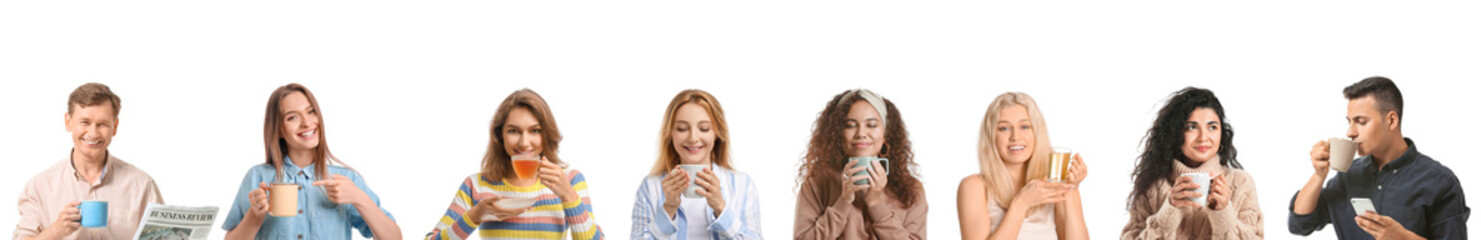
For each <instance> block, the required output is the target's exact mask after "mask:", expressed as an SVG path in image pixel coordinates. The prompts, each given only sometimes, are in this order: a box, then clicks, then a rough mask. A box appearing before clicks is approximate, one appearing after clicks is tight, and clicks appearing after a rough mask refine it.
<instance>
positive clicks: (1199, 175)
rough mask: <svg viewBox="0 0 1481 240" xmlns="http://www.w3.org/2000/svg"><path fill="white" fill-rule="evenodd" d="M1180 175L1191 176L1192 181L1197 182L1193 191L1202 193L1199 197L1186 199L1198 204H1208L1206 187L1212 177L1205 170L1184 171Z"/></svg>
mask: <svg viewBox="0 0 1481 240" xmlns="http://www.w3.org/2000/svg"><path fill="white" fill-rule="evenodd" d="M1181 176H1187V177H1193V183H1194V184H1198V189H1197V190H1194V191H1196V192H1198V194H1202V195H1201V196H1199V197H1196V198H1192V199H1188V200H1190V201H1193V202H1194V203H1198V206H1208V187H1209V183H1210V182H1212V181H1213V180H1214V178H1213V177H1212V176H1210V175H1209V174H1208V173H1206V172H1196V173H1184V174H1183V175H1181Z"/></svg>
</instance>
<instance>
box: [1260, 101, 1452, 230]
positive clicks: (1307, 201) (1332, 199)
mask: <svg viewBox="0 0 1481 240" xmlns="http://www.w3.org/2000/svg"><path fill="white" fill-rule="evenodd" d="M1342 93H1343V95H1345V96H1346V97H1347V122H1348V124H1347V125H1348V127H1347V137H1348V138H1351V139H1352V141H1353V142H1355V143H1357V151H1358V155H1361V156H1363V157H1361V158H1358V159H1356V160H1353V162H1352V166H1350V167H1349V168H1348V171H1347V172H1338V173H1337V176H1336V177H1333V178H1332V180H1330V181H1327V186H1326V187H1325V188H1323V187H1322V185H1321V184H1322V181H1323V180H1326V179H1327V173H1328V172H1329V171H1327V170H1328V169H1329V168H1330V167H1331V163H1329V162H1328V160H1329V159H1330V158H1331V156H1329V155H1328V149H1329V143H1328V142H1326V141H1321V142H1317V143H1316V145H1315V146H1312V149H1311V158H1310V160H1311V165H1312V167H1313V168H1314V169H1315V170H1316V171H1315V173H1313V174H1312V175H1311V178H1310V179H1309V180H1307V182H1306V186H1304V187H1302V188H1301V190H1300V191H1299V192H1297V193H1296V196H1295V197H1294V198H1293V199H1292V200H1291V214H1290V219H1289V224H1288V225H1289V226H1288V227H1289V228H1290V230H1291V233H1294V234H1299V235H1310V234H1311V233H1312V232H1314V231H1316V230H1321V229H1322V228H1323V227H1326V226H1327V224H1329V223H1330V224H1332V225H1333V226H1334V228H1336V229H1337V230H1336V232H1337V237H1338V238H1341V239H1424V238H1429V239H1465V238H1466V237H1467V233H1466V219H1467V218H1469V217H1470V215H1471V208H1470V207H1466V197H1465V193H1464V192H1463V191H1462V190H1461V187H1460V180H1459V179H1458V178H1456V177H1455V173H1454V172H1451V171H1450V168H1447V167H1445V165H1441V164H1440V162H1437V161H1435V160H1434V159H1431V158H1430V157H1429V156H1426V155H1424V154H1421V153H1419V150H1418V149H1416V148H1415V147H1414V146H1415V145H1414V141H1413V140H1410V139H1409V138H1405V137H1404V134H1403V133H1402V132H1401V131H1400V128H1399V124H1400V123H1401V119H1402V118H1403V114H1404V98H1403V95H1401V94H1400V93H1399V87H1398V86H1395V85H1394V83H1393V81H1391V80H1389V79H1388V78H1384V77H1370V78H1367V79H1363V81H1360V82H1358V83H1355V84H1353V85H1352V86H1348V87H1347V88H1346V89H1343V91H1342ZM1355 198H1366V199H1369V200H1370V202H1371V203H1372V205H1373V206H1375V208H1374V210H1375V211H1366V210H1365V211H1364V212H1357V210H1355V209H1354V208H1353V204H1352V203H1351V202H1350V200H1352V199H1355Z"/></svg>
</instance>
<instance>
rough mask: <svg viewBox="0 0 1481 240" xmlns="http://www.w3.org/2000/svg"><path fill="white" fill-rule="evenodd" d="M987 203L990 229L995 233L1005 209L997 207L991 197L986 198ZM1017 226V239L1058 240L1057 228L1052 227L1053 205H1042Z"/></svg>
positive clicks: (996, 203) (1001, 221)
mask: <svg viewBox="0 0 1481 240" xmlns="http://www.w3.org/2000/svg"><path fill="white" fill-rule="evenodd" d="M987 202H988V203H989V205H990V206H991V207H989V209H988V217H990V218H992V228H990V229H991V230H992V231H994V232H996V231H998V225H1001V224H1002V223H1003V215H1005V214H1006V209H1007V208H1004V207H1003V206H1001V205H998V202H997V201H993V200H992V197H991V196H988V199H987ZM1019 226H1020V227H1019V228H1018V239H1059V232H1058V228H1057V227H1055V226H1054V204H1048V205H1044V207H1043V208H1040V209H1039V211H1036V212H1030V213H1028V215H1027V216H1024V217H1023V224H1022V225H1019Z"/></svg>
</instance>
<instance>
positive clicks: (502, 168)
mask: <svg viewBox="0 0 1481 240" xmlns="http://www.w3.org/2000/svg"><path fill="white" fill-rule="evenodd" d="M515 108H523V109H525V110H529V111H530V113H531V114H534V115H535V120H536V121H538V122H539V123H540V132H541V134H540V140H541V141H542V142H541V143H540V154H541V155H544V156H545V158H546V159H550V161H552V162H555V164H558V165H561V166H565V163H564V162H561V158H560V157H559V156H557V155H556V152H559V149H560V143H561V131H560V127H556V125H555V115H554V114H552V113H551V112H550V105H548V104H546V103H545V99H544V98H541V97H540V94H537V93H535V91H532V90H530V89H528V88H526V89H520V90H518V91H514V93H510V94H509V97H506V98H504V102H503V103H500V104H499V109H498V110H496V111H495V112H494V121H493V123H492V125H493V126H492V127H489V145H488V151H487V152H486V153H484V154H483V171H482V172H480V173H479V174H482V175H483V177H484V178H488V180H489V181H499V180H500V179H503V178H504V176H512V175H514V166H511V165H510V164H511V163H510V158H509V153H508V152H505V151H504V138H503V133H504V123H505V122H507V120H508V119H507V118H509V112H512V111H514V109H515Z"/></svg>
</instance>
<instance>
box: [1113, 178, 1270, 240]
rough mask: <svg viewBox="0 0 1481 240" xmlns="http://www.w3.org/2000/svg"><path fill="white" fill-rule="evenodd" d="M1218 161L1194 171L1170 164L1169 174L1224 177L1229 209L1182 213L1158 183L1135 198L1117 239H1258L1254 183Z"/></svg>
mask: <svg viewBox="0 0 1481 240" xmlns="http://www.w3.org/2000/svg"><path fill="white" fill-rule="evenodd" d="M1218 161H1219V160H1218V159H1217V158H1215V159H1213V160H1209V162H1208V163H1206V164H1203V165H1202V166H1199V167H1198V168H1189V167H1188V166H1187V165H1184V164H1183V163H1182V162H1181V161H1173V163H1174V165H1173V175H1174V176H1176V175H1181V174H1183V173H1190V172H1209V173H1220V174H1224V175H1225V177H1224V180H1226V181H1228V183H1229V190H1230V191H1231V192H1233V193H1231V195H1230V196H1229V206H1226V207H1224V209H1223V210H1212V209H1209V208H1207V207H1201V208H1196V209H1192V210H1183V209H1180V208H1177V207H1173V206H1172V204H1169V203H1168V201H1167V191H1168V189H1169V188H1171V186H1170V183H1168V182H1165V181H1163V182H1158V183H1157V184H1155V185H1153V187H1152V188H1153V189H1152V190H1151V191H1147V193H1145V195H1143V196H1136V197H1135V199H1133V200H1132V201H1133V202H1132V203H1131V206H1130V208H1131V209H1128V211H1130V215H1131V220H1130V221H1127V222H1126V227H1124V228H1122V229H1121V239H1262V238H1264V229H1265V227H1264V226H1265V224H1264V220H1263V217H1261V214H1260V204H1259V201H1257V199H1258V198H1256V197H1255V181H1254V179H1252V178H1250V174H1249V173H1246V172H1244V171H1243V170H1239V169H1233V168H1229V167H1224V166H1222V165H1219V164H1218Z"/></svg>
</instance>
